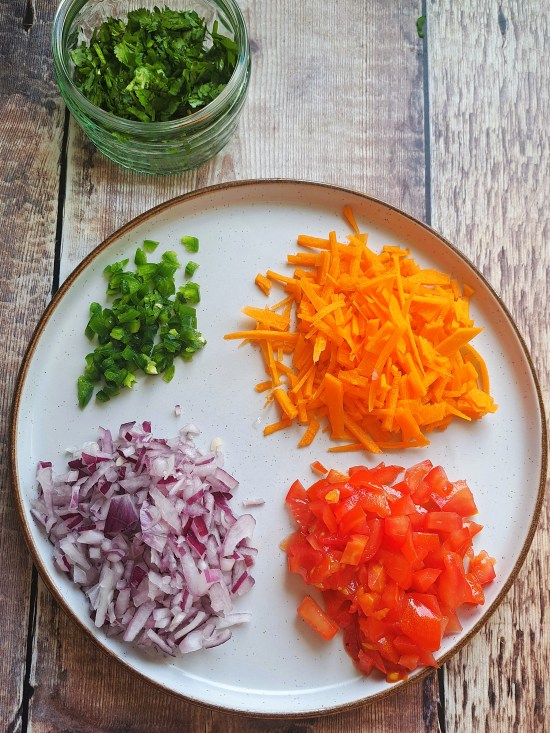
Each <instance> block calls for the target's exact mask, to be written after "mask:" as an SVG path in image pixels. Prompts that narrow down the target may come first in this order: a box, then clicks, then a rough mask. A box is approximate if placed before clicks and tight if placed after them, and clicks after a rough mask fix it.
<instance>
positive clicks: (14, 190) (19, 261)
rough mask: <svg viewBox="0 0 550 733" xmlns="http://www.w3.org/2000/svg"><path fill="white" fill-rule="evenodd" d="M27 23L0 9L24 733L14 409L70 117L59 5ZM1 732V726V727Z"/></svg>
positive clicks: (9, 643) (18, 710)
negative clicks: (54, 37) (53, 47)
mask: <svg viewBox="0 0 550 733" xmlns="http://www.w3.org/2000/svg"><path fill="white" fill-rule="evenodd" d="M42 5H43V6H44V8H43V9H41V10H40V12H39V13H38V14H37V15H36V17H34V18H31V17H30V15H29V14H27V15H26V16H25V14H24V11H25V7H24V3H8V2H4V3H2V4H1V5H0V119H1V120H2V134H1V136H0V160H1V161H2V175H1V179H0V209H1V211H2V216H1V219H2V229H1V232H0V260H1V262H2V267H1V270H0V333H2V345H1V347H0V348H1V354H2V356H1V362H2V380H1V382H0V485H2V487H3V491H2V492H1V493H0V567H1V568H2V572H1V573H0V603H1V609H2V610H1V616H2V633H1V635H0V679H1V680H2V684H1V685H0V721H1V722H2V724H3V725H2V728H3V730H9V731H19V730H21V726H22V720H23V717H24V710H23V705H22V701H23V690H24V681H25V663H26V647H27V620H28V617H29V603H30V588H31V568H32V565H31V562H30V559H29V555H28V552H27V548H26V546H25V543H24V541H23V537H22V534H21V530H20V524H19V519H18V516H17V513H16V509H15V503H14V499H13V494H12V492H11V489H10V482H9V474H8V469H9V463H10V461H9V456H8V453H7V447H8V446H7V443H8V426H9V411H10V405H11V399H12V392H13V388H14V385H15V379H16V375H17V370H18V367H19V364H20V361H21V358H22V356H23V353H24V350H25V347H26V345H27V342H28V340H29V338H30V336H31V333H32V330H33V328H34V326H35V325H36V323H37V321H38V318H39V316H40V314H41V312H42V310H43V309H44V307H45V305H46V303H47V301H48V300H49V297H50V293H51V286H52V272H53V262H54V251H55V229H56V218H57V198H58V182H59V150H60V145H61V139H62V135H63V119H64V111H63V109H62V106H61V104H60V102H59V100H58V99H57V95H56V91H55V84H54V82H53V79H52V74H51V70H50V63H49V34H50V20H51V16H52V13H53V8H54V5H55V3H54V2H49V3H42ZM4 726H5V727H4Z"/></svg>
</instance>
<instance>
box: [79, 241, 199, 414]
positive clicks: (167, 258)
mask: <svg viewBox="0 0 550 733" xmlns="http://www.w3.org/2000/svg"><path fill="white" fill-rule="evenodd" d="M145 249H146V245H145V242H144V244H143V249H141V248H138V249H137V251H136V254H135V257H134V264H135V271H134V272H132V271H129V270H126V266H127V265H128V262H129V260H128V259H125V260H121V261H120V262H113V263H112V264H110V265H108V266H107V267H106V268H105V270H104V274H105V276H106V278H107V295H108V296H110V298H111V302H110V303H109V305H108V306H107V307H103V306H101V305H100V304H99V303H95V302H94V303H92V304H91V305H90V318H89V320H88V323H87V325H86V330H85V333H86V336H87V337H88V338H89V339H90V340H91V341H94V340H95V341H96V343H97V345H96V347H95V349H94V351H93V352H91V353H90V354H88V355H87V356H86V366H85V368H84V373H83V374H82V375H81V376H80V377H79V378H78V382H77V394H78V404H79V405H80V407H81V408H84V407H85V406H86V405H87V404H88V402H89V401H90V400H91V398H92V396H93V392H94V388H95V387H96V386H98V387H99V389H98V391H97V392H96V399H97V400H98V401H100V402H107V401H108V400H110V399H111V398H112V397H114V396H115V395H117V394H118V393H119V392H120V390H121V389H123V388H126V389H129V388H131V387H132V386H133V384H135V382H136V381H137V378H136V376H135V375H136V373H138V372H143V373H145V374H162V375H163V379H164V381H166V382H169V381H170V380H171V379H172V378H173V376H174V371H175V364H174V359H175V358H176V357H177V356H181V357H182V358H183V359H184V360H189V359H191V358H192V356H193V354H194V353H195V352H196V351H198V350H199V349H202V347H203V346H204V344H205V343H206V341H205V339H204V338H203V337H202V335H201V334H200V333H199V332H198V331H197V314H196V311H195V308H194V307H193V306H194V305H196V304H197V303H198V302H199V301H200V289H199V286H198V285H197V283H194V282H187V283H185V284H184V285H182V286H179V287H178V288H176V283H175V279H174V275H175V273H176V272H177V270H178V269H180V267H181V265H180V263H179V261H178V258H177V256H176V254H175V253H174V252H165V253H164V254H163V255H162V256H161V259H160V262H156V263H154V262H148V261H147V254H146V252H145Z"/></svg>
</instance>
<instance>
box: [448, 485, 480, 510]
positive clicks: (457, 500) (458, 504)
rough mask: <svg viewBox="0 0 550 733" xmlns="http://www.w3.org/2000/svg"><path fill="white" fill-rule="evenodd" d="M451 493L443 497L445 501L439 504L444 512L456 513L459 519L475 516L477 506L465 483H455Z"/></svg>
mask: <svg viewBox="0 0 550 733" xmlns="http://www.w3.org/2000/svg"><path fill="white" fill-rule="evenodd" d="M452 486H453V488H452V490H451V493H450V494H448V496H447V497H445V499H446V500H445V501H443V503H442V504H439V506H440V508H443V509H445V511H446V512H456V513H457V514H460V516H461V517H471V516H472V514H477V506H476V503H475V501H474V497H473V494H472V492H471V490H470V488H469V486H468V485H467V483H466V482H465V481H456V482H455V483H454V484H453V485H452Z"/></svg>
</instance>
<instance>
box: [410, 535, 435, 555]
mask: <svg viewBox="0 0 550 733" xmlns="http://www.w3.org/2000/svg"><path fill="white" fill-rule="evenodd" d="M412 534H413V542H414V546H415V547H416V552H417V554H418V556H419V557H421V558H425V557H426V555H428V554H429V553H430V552H437V551H438V550H439V548H440V546H441V540H440V539H439V535H438V534H436V533H435V532H413V533H412Z"/></svg>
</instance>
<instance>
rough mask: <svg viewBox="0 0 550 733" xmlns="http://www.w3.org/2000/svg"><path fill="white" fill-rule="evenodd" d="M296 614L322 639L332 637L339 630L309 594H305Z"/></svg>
mask: <svg viewBox="0 0 550 733" xmlns="http://www.w3.org/2000/svg"><path fill="white" fill-rule="evenodd" d="M297 610H298V615H299V616H300V617H301V618H303V619H304V621H305V622H306V623H307V624H309V625H310V626H311V628H312V629H314V630H315V631H316V632H317V633H318V634H321V636H322V637H323V639H327V640H328V639H332V638H333V637H334V636H335V635H336V634H337V633H338V631H339V630H340V629H339V626H338V624H337V623H335V622H334V621H333V620H332V619H331V618H330V616H328V615H327V614H326V613H325V611H323V609H322V608H321V606H320V605H319V604H318V603H317V601H315V600H314V599H313V598H312V597H311V596H306V597H305V598H304V599H303V601H302V602H301V603H300V605H299V606H298V609H297Z"/></svg>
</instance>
